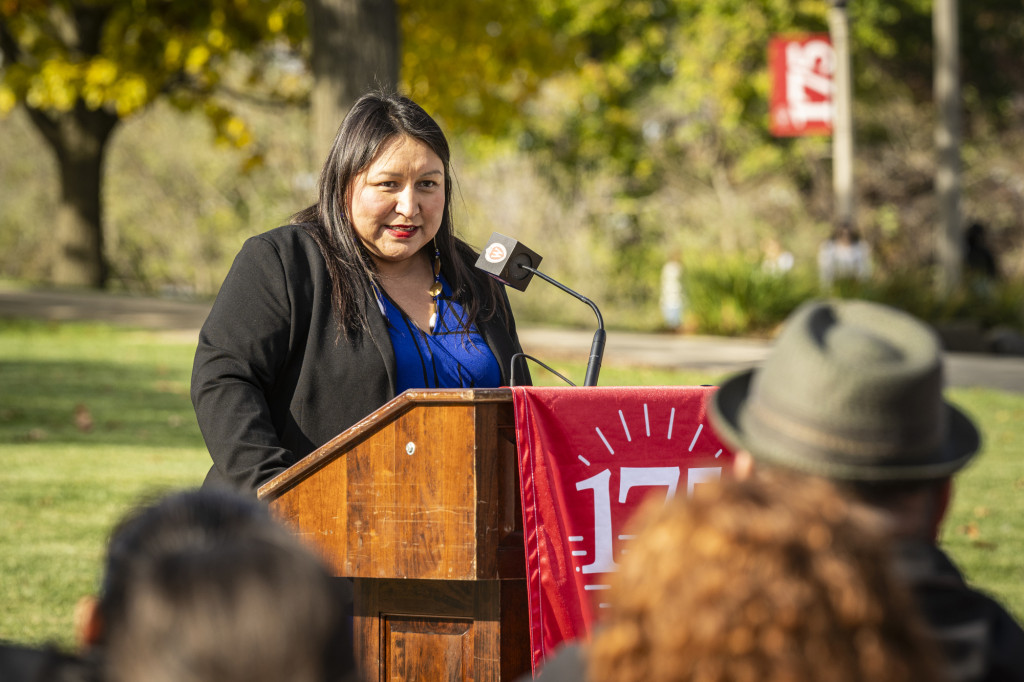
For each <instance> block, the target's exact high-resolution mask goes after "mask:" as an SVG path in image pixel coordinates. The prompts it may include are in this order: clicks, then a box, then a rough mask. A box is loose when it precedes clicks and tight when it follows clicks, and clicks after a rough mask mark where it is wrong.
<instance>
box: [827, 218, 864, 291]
mask: <svg viewBox="0 0 1024 682" xmlns="http://www.w3.org/2000/svg"><path fill="white" fill-rule="evenodd" d="M871 269H872V265H871V251H870V249H869V248H868V244H867V242H866V241H864V240H863V239H862V238H861V236H860V233H859V232H857V230H856V228H854V227H853V225H851V224H850V223H849V222H842V223H840V224H839V225H838V226H836V229H835V230H834V231H833V232H832V235H831V236H830V237H829V238H828V239H827V240H825V241H824V242H822V244H821V247H820V248H819V249H818V280H819V281H820V283H821V286H822V287H824V288H826V289H827V288H829V287H831V286H832V285H833V284H835V283H836V282H837V281H840V280H855V281H858V282H865V281H867V280H868V278H870V277H871Z"/></svg>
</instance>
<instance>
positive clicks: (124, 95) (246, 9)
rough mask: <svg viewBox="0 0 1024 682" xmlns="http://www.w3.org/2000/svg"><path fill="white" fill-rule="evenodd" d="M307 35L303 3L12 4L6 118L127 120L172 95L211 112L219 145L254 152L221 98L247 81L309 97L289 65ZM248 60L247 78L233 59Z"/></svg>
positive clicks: (0, 108)
mask: <svg viewBox="0 0 1024 682" xmlns="http://www.w3.org/2000/svg"><path fill="white" fill-rule="evenodd" d="M305 30H306V27H305V18H304V4H303V2H302V0H278V1H276V2H263V1H260V2H238V1H236V0H214V1H212V2H206V3H203V4H202V5H196V4H193V3H182V2H172V1H170V0H133V2H121V1H120V0H89V1H85V0H57V1H46V2H43V1H40V0H7V1H6V2H2V3H0V46H2V48H3V54H4V63H3V70H2V72H0V114H6V113H9V112H10V111H11V109H13V108H14V106H15V105H16V104H18V103H19V102H21V103H24V104H25V105H26V106H27V107H30V108H31V109H34V110H38V111H42V112H47V113H48V114H50V115H60V114H61V113H67V112H71V111H72V110H73V109H74V108H75V107H76V106H78V105H84V106H85V107H86V108H87V109H89V110H103V111H106V112H109V113H112V114H114V115H116V116H117V117H118V118H127V117H129V116H131V115H133V114H135V113H137V112H138V111H140V110H141V109H143V108H145V107H147V106H149V105H150V104H152V103H153V102H154V101H156V100H157V99H159V98H161V97H168V98H170V100H171V101H172V102H174V104H175V105H176V106H178V107H181V108H184V109H193V108H198V109H199V110H201V111H203V112H204V113H205V114H206V116H207V117H208V118H209V120H210V121H211V122H212V123H213V126H214V128H215V130H216V133H217V139H218V141H222V142H225V143H230V144H232V145H234V146H238V147H246V146H248V145H249V144H250V143H251V141H252V138H251V133H250V131H249V129H248V127H247V125H246V123H245V121H244V120H243V119H242V118H240V117H239V116H237V115H236V114H235V112H234V111H233V108H232V106H231V104H230V102H229V101H228V100H225V99H223V98H219V97H218V96H217V93H218V92H219V90H221V89H222V88H223V87H224V86H225V85H228V84H237V83H241V84H244V87H246V88H247V89H250V90H251V91H258V90H259V89H261V88H262V89H264V90H265V91H267V92H270V93H273V94H275V95H279V96H283V97H289V96H295V95H296V94H302V93H303V92H304V89H305V83H303V82H301V80H300V78H299V76H297V75H296V74H295V73H294V71H293V70H291V69H288V68H287V67H286V66H283V64H282V62H283V58H284V57H286V56H287V55H286V54H285V52H286V51H287V50H295V49H297V47H298V45H299V44H300V42H301V40H302V38H303V37H304V36H305ZM282 49H283V50H284V51H285V52H282ZM239 53H244V54H248V55H250V56H252V57H254V59H253V60H252V61H251V62H249V63H248V64H246V65H245V67H244V69H243V70H242V72H238V71H237V70H238V69H239V66H238V62H237V60H234V59H233V56H234V55H236V54H239ZM233 70H235V71H234V72H233Z"/></svg>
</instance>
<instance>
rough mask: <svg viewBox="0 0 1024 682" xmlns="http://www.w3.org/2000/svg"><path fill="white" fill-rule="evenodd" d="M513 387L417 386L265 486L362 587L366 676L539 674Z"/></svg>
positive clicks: (358, 633)
mask: <svg viewBox="0 0 1024 682" xmlns="http://www.w3.org/2000/svg"><path fill="white" fill-rule="evenodd" d="M514 433H515V431H514V421H513V414H512V403H511V391H509V390H508V389H477V390H437V391H407V392H405V393H403V394H402V395H400V396H398V397H396V398H395V399H394V400H392V401H391V402H389V403H388V404H387V405H385V406H383V407H382V408H381V409H379V410H377V411H376V412H374V413H373V414H372V415H370V416H369V417H367V418H366V419H364V420H362V421H360V422H359V423H358V424H356V425H354V426H353V427H352V428H350V429H348V430H346V431H345V432H344V433H342V434H340V435H339V436H337V437H336V438H334V439H333V440H331V441H330V442H329V443H327V444H325V445H324V446H323V447H321V448H320V449H318V450H317V451H315V452H314V453H312V454H310V455H309V456H307V457H306V458H304V459H303V460H301V461H300V462H299V463H298V464H296V465H295V466H293V467H291V468H290V469H288V470H287V471H285V472H284V473H282V474H281V475H280V476H278V477H276V478H275V479H273V480H271V481H269V482H268V483H267V484H265V485H264V486H263V487H262V488H260V490H259V496H260V497H261V498H263V499H265V500H267V501H268V502H269V503H270V506H271V509H273V510H274V512H275V513H276V514H277V515H278V516H279V517H280V518H281V519H282V520H284V521H285V522H286V523H288V524H289V525H291V526H292V527H293V528H294V529H295V531H296V532H297V533H298V534H299V535H300V536H301V537H302V538H304V539H305V540H306V541H307V542H308V543H309V544H311V545H312V546H313V547H315V548H316V549H317V550H318V551H319V552H320V553H321V555H322V556H323V557H324V559H325V560H326V561H327V562H328V564H329V565H330V566H331V568H332V569H333V571H334V572H335V574H336V575H339V576H347V577H351V578H353V579H354V587H355V607H354V608H355V651H356V657H357V661H358V662H359V665H360V668H361V674H362V675H363V676H364V679H367V680H388V681H389V682H390V681H393V680H510V679H513V678H515V677H516V676H518V675H519V674H522V673H523V672H526V671H527V670H528V669H529V624H528V619H527V601H526V582H525V559H524V556H523V543H522V530H521V518H522V516H521V512H520V507H519V493H518V473H517V465H516V451H515V443H514Z"/></svg>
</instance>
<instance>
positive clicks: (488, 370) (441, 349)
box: [377, 276, 501, 395]
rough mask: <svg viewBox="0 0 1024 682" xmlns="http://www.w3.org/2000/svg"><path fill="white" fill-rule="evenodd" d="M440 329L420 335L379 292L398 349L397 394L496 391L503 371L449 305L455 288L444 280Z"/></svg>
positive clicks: (476, 333) (456, 308)
mask: <svg viewBox="0 0 1024 682" xmlns="http://www.w3.org/2000/svg"><path fill="white" fill-rule="evenodd" d="M441 286H442V292H441V295H440V296H438V297H437V316H438V318H439V321H438V324H437V330H436V331H435V332H434V333H433V334H430V333H428V332H425V331H423V330H421V329H420V328H419V327H417V326H416V325H415V324H413V322H412V320H410V319H409V318H408V317H407V316H406V314H405V313H404V312H403V311H402V310H401V309H400V308H399V307H398V306H397V305H395V303H394V301H392V300H391V299H390V298H389V297H388V296H386V295H383V293H382V292H378V295H377V298H378V302H379V303H380V305H381V310H382V312H383V313H384V316H385V317H386V318H387V320H388V332H389V333H390V335H391V345H392V346H393V347H394V350H395V365H396V368H397V371H398V376H397V377H396V384H397V385H396V387H395V390H396V395H397V394H398V393H401V392H402V391H404V390H406V389H409V388H496V387H498V386H501V368H500V367H499V366H498V361H497V360H496V359H495V357H494V353H492V352H491V349H490V348H489V347H488V346H487V342H486V341H484V338H483V336H482V335H481V334H480V331H479V330H478V329H477V328H476V325H471V326H469V328H468V330H467V328H466V313H465V310H464V309H463V308H462V305H460V304H459V303H457V302H456V301H454V300H450V297H451V295H452V290H451V287H450V286H449V285H448V282H447V280H445V278H444V277H443V276H442V277H441Z"/></svg>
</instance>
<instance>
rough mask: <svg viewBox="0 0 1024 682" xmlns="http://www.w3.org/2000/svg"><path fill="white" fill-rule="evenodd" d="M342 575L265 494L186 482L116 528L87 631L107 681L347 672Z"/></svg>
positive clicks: (300, 679) (207, 681)
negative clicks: (263, 501)
mask: <svg viewBox="0 0 1024 682" xmlns="http://www.w3.org/2000/svg"><path fill="white" fill-rule="evenodd" d="M337 583H338V581H337V580H335V579H333V578H332V577H331V576H330V574H329V573H328V571H327V569H326V568H325V566H324V565H323V563H322V562H321V561H320V560H319V559H317V558H316V557H315V556H314V555H313V554H312V553H311V552H310V551H309V550H307V549H306V548H305V547H304V546H303V545H301V543H300V542H299V540H298V539H297V538H295V537H294V536H293V535H292V534H291V533H290V532H289V531H288V530H286V529H285V528H284V527H282V526H281V525H279V524H278V523H277V522H275V521H274V520H273V519H272V518H271V516H270V514H269V512H268V511H267V509H266V508H265V507H264V506H262V505H259V504H258V503H256V502H255V501H250V500H247V499H244V498H242V497H240V496H238V495H236V494H234V493H229V492H227V491H208V490H206V491H185V492H181V493H176V494H172V495H170V496H167V497H165V498H163V499H161V500H159V501H157V502H156V503H154V504H151V505H148V506H145V507H142V508H141V509H139V510H138V511H136V512H134V513H131V514H129V515H128V516H126V517H125V518H124V519H123V520H122V521H121V522H120V523H119V524H118V525H117V527H116V528H115V529H114V531H113V533H112V535H111V539H110V543H109V549H108V553H107V558H106V566H105V573H104V577H103V584H102V587H101V591H100V595H99V597H98V599H97V600H95V601H94V602H92V603H90V604H86V605H85V606H84V607H83V608H82V609H81V611H82V615H81V618H80V623H79V625H80V629H81V639H82V641H83V643H84V644H85V646H86V647H87V648H88V649H89V650H90V651H91V652H92V653H93V655H94V656H95V658H96V659H97V661H98V667H99V669H100V670H101V671H102V678H103V680H104V682H281V681H282V680H288V681H289V682H335V681H340V680H347V679H349V677H348V676H349V675H351V674H352V671H353V668H354V665H353V658H352V631H351V622H350V621H349V619H348V617H347V615H346V613H345V610H344V608H343V603H344V599H342V598H339V594H338V586H337Z"/></svg>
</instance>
